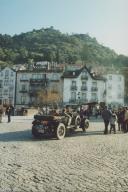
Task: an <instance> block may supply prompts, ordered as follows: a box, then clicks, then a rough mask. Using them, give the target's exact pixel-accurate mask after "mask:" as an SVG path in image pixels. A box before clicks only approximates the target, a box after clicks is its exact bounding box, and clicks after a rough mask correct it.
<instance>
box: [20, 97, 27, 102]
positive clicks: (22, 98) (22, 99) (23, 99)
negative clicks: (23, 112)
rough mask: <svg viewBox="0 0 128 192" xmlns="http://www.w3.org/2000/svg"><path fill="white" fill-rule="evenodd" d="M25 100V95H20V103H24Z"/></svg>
mask: <svg viewBox="0 0 128 192" xmlns="http://www.w3.org/2000/svg"><path fill="white" fill-rule="evenodd" d="M25 101H26V97H25V96H21V104H25Z"/></svg>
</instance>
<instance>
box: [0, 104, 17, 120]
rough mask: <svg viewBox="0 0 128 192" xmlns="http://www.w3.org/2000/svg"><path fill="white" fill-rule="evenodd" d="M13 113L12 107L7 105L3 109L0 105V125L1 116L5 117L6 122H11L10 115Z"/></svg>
mask: <svg viewBox="0 0 128 192" xmlns="http://www.w3.org/2000/svg"><path fill="white" fill-rule="evenodd" d="M13 111H14V107H13V106H12V105H7V106H6V107H3V105H0V123H2V117H3V114H5V115H7V119H8V120H7V122H8V123H9V122H11V115H12V113H13Z"/></svg>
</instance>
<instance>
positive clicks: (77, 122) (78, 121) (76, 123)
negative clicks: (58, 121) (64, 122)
mask: <svg viewBox="0 0 128 192" xmlns="http://www.w3.org/2000/svg"><path fill="white" fill-rule="evenodd" d="M80 121H81V119H80V117H79V116H77V117H76V119H75V127H76V129H77V128H79V127H80Z"/></svg>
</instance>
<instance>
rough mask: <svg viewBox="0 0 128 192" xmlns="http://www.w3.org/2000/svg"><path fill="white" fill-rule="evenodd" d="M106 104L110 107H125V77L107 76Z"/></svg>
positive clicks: (117, 75) (118, 75) (119, 75)
mask: <svg viewBox="0 0 128 192" xmlns="http://www.w3.org/2000/svg"><path fill="white" fill-rule="evenodd" d="M105 77H106V103H107V104H108V105H121V106H123V105H124V87H125V85H124V76H123V75H121V74H107V75H105Z"/></svg>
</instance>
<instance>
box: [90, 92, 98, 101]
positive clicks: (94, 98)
mask: <svg viewBox="0 0 128 192" xmlns="http://www.w3.org/2000/svg"><path fill="white" fill-rule="evenodd" d="M91 100H93V101H97V94H96V93H92V94H91Z"/></svg>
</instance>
